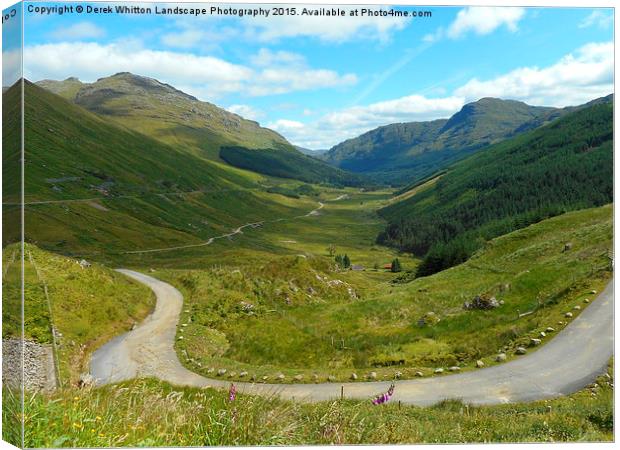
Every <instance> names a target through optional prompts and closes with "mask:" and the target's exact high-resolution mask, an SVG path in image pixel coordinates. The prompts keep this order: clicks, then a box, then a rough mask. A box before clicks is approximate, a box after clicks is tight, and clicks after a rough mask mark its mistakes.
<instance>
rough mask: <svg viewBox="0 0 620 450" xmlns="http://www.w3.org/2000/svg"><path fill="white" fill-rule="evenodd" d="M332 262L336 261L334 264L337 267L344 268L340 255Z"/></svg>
mask: <svg viewBox="0 0 620 450" xmlns="http://www.w3.org/2000/svg"><path fill="white" fill-rule="evenodd" d="M334 260H335V261H336V264H338V267H344V262H343V260H344V258H343V257H342V255H336V257H335V258H334Z"/></svg>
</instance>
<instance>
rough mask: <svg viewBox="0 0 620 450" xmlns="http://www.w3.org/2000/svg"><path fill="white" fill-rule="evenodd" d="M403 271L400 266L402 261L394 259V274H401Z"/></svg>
mask: <svg viewBox="0 0 620 450" xmlns="http://www.w3.org/2000/svg"><path fill="white" fill-rule="evenodd" d="M402 270H403V269H402V268H401V266H400V261H399V260H398V258H394V260H393V261H392V272H394V273H396V272H401V271H402Z"/></svg>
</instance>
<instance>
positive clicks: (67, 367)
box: [2, 244, 155, 383]
mask: <svg viewBox="0 0 620 450" xmlns="http://www.w3.org/2000/svg"><path fill="white" fill-rule="evenodd" d="M16 250H18V247H17V246H16V245H12V246H8V247H5V248H4V249H3V259H5V260H6V261H11V260H13V253H14V252H15V251H16ZM25 257H26V258H25V273H24V276H25V304H24V323H25V327H24V328H25V335H26V337H27V338H29V339H34V340H35V341H37V342H40V343H43V344H50V343H51V342H52V336H51V332H50V318H49V310H48V305H47V300H46V297H45V292H44V285H46V286H47V290H48V294H49V300H50V303H51V308H52V317H53V324H54V326H55V327H56V329H57V330H58V331H59V332H60V333H61V334H62V337H61V338H60V347H59V355H58V356H59V361H60V373H61V378H62V382H63V383H67V382H69V383H73V382H75V381H76V380H77V378H78V376H79V374H80V373H81V372H84V371H86V370H87V364H88V359H89V356H90V354H91V352H92V351H93V350H95V349H96V348H97V347H99V346H100V345H102V344H103V343H105V342H107V341H108V340H110V339H111V338H112V337H114V336H116V335H119V334H122V333H124V332H125V331H128V330H129V329H130V328H131V327H132V325H133V324H134V323H138V322H140V321H142V320H143V319H144V317H146V315H147V314H148V313H149V312H150V311H151V309H152V308H153V306H154V303H155V301H154V295H153V294H152V292H151V291H150V290H149V289H148V288H146V287H144V286H142V285H140V284H138V283H135V282H132V281H130V280H129V279H128V278H126V277H125V276H123V275H121V274H118V273H116V272H114V271H112V270H110V269H108V268H105V267H103V266H99V265H97V264H93V265H92V266H91V267H89V268H87V269H82V268H81V267H80V265H79V264H78V261H77V260H74V259H70V258H65V257H62V256H58V255H54V254H52V253H49V252H46V251H43V250H40V249H38V248H37V247H35V246H34V245H30V244H27V245H26V253H25ZM18 267H19V259H17V260H15V261H14V262H13V263H12V264H11V265H10V267H9V271H8V272H7V276H5V277H4V278H3V297H2V300H3V305H2V306H3V308H2V309H3V311H2V316H3V317H2V319H3V328H2V336H3V337H15V336H19V335H20V334H21V325H20V322H21V320H20V317H21V312H20V309H21V307H20V298H19V284H20V283H19V276H18V275H19V270H12V268H13V269H18Z"/></svg>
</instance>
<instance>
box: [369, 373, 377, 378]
mask: <svg viewBox="0 0 620 450" xmlns="http://www.w3.org/2000/svg"><path fill="white" fill-rule="evenodd" d="M368 379H369V380H376V379H377V372H370V373H369V374H368Z"/></svg>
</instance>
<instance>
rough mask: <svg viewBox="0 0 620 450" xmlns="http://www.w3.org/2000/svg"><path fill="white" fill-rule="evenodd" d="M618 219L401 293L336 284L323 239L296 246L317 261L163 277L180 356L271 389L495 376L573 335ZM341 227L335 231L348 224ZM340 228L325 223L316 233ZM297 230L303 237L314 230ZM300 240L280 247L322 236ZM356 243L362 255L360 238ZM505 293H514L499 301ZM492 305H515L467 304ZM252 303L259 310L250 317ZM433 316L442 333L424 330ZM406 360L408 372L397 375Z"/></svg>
mask: <svg viewBox="0 0 620 450" xmlns="http://www.w3.org/2000/svg"><path fill="white" fill-rule="evenodd" d="M611 213H612V208H611V206H606V207H602V208H596V209H589V210H583V211H578V212H573V213H568V214H565V215H562V216H559V217H556V218H553V219H549V220H546V221H543V222H541V223H539V224H536V225H533V226H530V227H528V228H526V229H523V230H520V231H517V232H514V233H511V234H509V235H506V236H503V237H500V238H497V239H495V240H493V241H491V242H489V243H488V244H487V245H486V246H485V248H484V249H483V250H481V251H480V252H479V253H477V254H476V255H475V256H474V257H473V258H472V259H471V260H470V261H468V262H467V263H465V264H462V265H460V266H458V267H455V268H452V269H450V270H447V271H444V272H442V273H440V274H437V275H435V276H432V277H428V278H423V279H418V280H415V281H412V282H406V280H407V277H408V275H407V274H404V276H403V277H402V280H403V281H404V282H403V283H398V282H397V283H390V280H394V276H393V275H391V274H386V273H385V272H384V271H377V272H375V271H373V270H367V271H366V272H361V273H355V272H346V273H341V272H340V273H339V272H334V271H333V267H330V266H326V265H325V264H326V263H330V261H331V260H330V259H329V258H327V256H325V255H326V250H323V252H322V253H321V252H320V250H321V249H322V248H325V247H326V245H325V244H326V243H325V242H321V243H320V244H318V245H316V247H313V244H312V239H308V240H305V239H303V238H302V239H301V240H300V242H295V243H292V244H287V245H290V246H291V248H292V249H298V250H299V251H302V249H304V248H305V247H306V246H308V248H313V249H315V251H316V253H308V255H309V257H307V258H306V259H303V258H299V257H298V258H297V259H295V258H294V257H289V258H288V259H287V258H274V257H268V256H266V255H263V256H260V255H258V254H246V255H244V258H245V262H246V263H247V264H244V263H243V262H238V261H240V260H236V261H235V262H232V263H226V259H222V260H221V262H222V263H223V264H221V265H220V266H218V267H215V268H212V269H210V270H203V271H200V272H198V271H194V272H190V273H185V272H176V271H175V272H167V273H158V274H157V275H158V276H161V277H163V278H164V279H168V280H169V281H170V282H172V283H173V284H175V285H177V286H180V287H181V289H182V290H183V292H184V294H185V296H186V305H187V311H186V312H185V313H184V314H183V317H182V322H186V323H191V326H190V327H188V329H187V334H186V335H185V339H184V340H183V342H182V343H181V344H180V345H179V350H180V351H181V352H180V356H181V357H182V358H181V359H182V360H183V361H185V362H186V364H187V365H188V367H190V368H191V369H192V370H196V371H199V372H204V373H206V370H207V369H208V368H210V367H215V368H218V367H223V368H227V369H228V370H229V371H234V372H236V373H237V375H238V373H239V371H241V370H246V371H249V372H250V374H256V375H257V376H259V377H262V376H268V377H270V378H271V379H273V377H274V376H275V375H277V374H278V373H279V372H282V373H284V374H285V375H287V377H292V376H293V375H295V374H300V373H301V374H304V375H305V381H311V380H312V378H311V375H313V374H314V373H316V374H317V375H319V377H320V379H323V380H324V379H326V378H327V376H328V375H334V376H336V377H337V378H339V379H343V380H345V379H347V378H348V377H349V375H350V374H351V371H357V372H358V374H360V375H363V374H367V373H368V372H369V371H371V370H375V371H377V372H378V374H379V376H380V377H384V376H385V377H387V378H392V377H393V375H394V373H395V371H396V370H399V371H402V372H403V374H404V376H413V374H414V372H415V371H417V370H422V371H423V372H424V373H425V374H431V373H432V372H433V370H434V369H435V368H436V367H439V366H443V367H449V366H452V365H460V366H462V367H463V368H464V369H467V368H472V367H473V363H474V362H475V361H476V360H477V359H483V361H484V362H485V363H486V364H487V365H488V364H493V357H494V355H495V354H496V352H497V351H498V349H503V348H505V349H506V351H508V353H509V354H511V349H514V348H515V347H516V346H518V345H523V344H525V345H527V344H528V343H529V339H530V338H531V337H537V336H538V334H539V332H540V331H543V330H544V329H545V328H546V327H548V326H553V327H556V329H557V328H561V327H562V326H563V325H565V324H566V322H565V319H564V318H563V313H564V312H566V311H567V310H570V309H572V307H573V306H574V305H576V304H582V303H583V300H584V298H585V297H587V292H589V290H590V289H597V290H600V289H601V288H602V287H603V286H604V285H605V283H606V282H607V280H608V279H609V276H610V273H609V271H608V270H609V259H608V255H609V252H610V249H611V242H612V214H611ZM328 214H329V210H326V211H325V217H326V218H327V217H328ZM333 220H334V222H333V224H334V225H335V224H336V223H337V216H336V217H334V219H333ZM329 223H330V219H324V221H323V222H321V221H318V222H316V226H319V227H320V226H321V225H325V224H329ZM290 226H291V227H293V226H298V227H301V228H300V230H304V228H303V227H304V222H299V223H296V224H291V225H290ZM326 228H327V229H328V230H329V227H326ZM291 231H292V230H291V229H289V232H290V234H284V233H283V234H280V233H276V234H274V235H273V238H272V239H274V240H275V239H280V240H286V238H287V237H294V239H299V236H304V234H308V235H312V233H310V232H307V233H294V232H291ZM304 231H308V230H304ZM265 232H266V233H269V230H265ZM276 236H277V237H276ZM341 236H342V237H343V239H342V246H341V249H342V250H343V252H344V251H345V250H346V252H348V253H350V254H351V256H352V260H353V262H354V263H356V262H358V261H360V262H364V263H366V264H367V263H368V262H371V261H373V260H375V261H378V262H380V263H383V262H385V261H390V255H389V254H386V253H384V250H383V249H381V248H380V247H379V248H377V250H378V251H377V253H375V254H374V255H373V253H374V252H373V251H372V250H370V251H369V249H368V247H366V252H365V253H363V252H357V253H356V250H355V245H352V244H348V243H347V240H346V236H348V233H346V232H344V233H341ZM351 239H352V241H351V242H356V243H359V236H355V235H352V236H351ZM565 242H571V243H572V244H573V249H572V250H571V251H569V252H563V251H562V250H563V247H564V243H565ZM338 243H339V244H340V241H339V242H338ZM324 245H325V247H323V246H324ZM310 255H314V256H310ZM330 264H331V263H330ZM366 267H368V265H366ZM413 268H414V267H408V266H406V265H405V269H406V270H407V269H413ZM317 275H318V276H319V277H321V278H322V279H321V280H319V279H318V278H317ZM186 277H189V278H190V279H191V281H190V285H185V281H184V280H185V278H186ZM324 277H326V278H324ZM328 280H341V281H344V282H346V283H348V285H349V287H351V288H352V289H353V290H354V291H355V292H356V293H357V294H358V295H359V296H360V297H361V299H360V300H352V299H351V298H350V297H349V295H348V294H347V292H346V290H345V289H342V286H340V287H329V286H328V284H327V281H328ZM504 284H509V285H510V289H508V290H504V291H502V290H500V287H501V286H502V285H504ZM482 293H489V294H492V295H495V296H497V297H498V298H499V299H501V300H504V301H505V304H504V305H503V306H502V307H500V308H498V309H496V310H493V311H487V312H477V311H465V310H463V308H462V304H463V302H464V301H466V300H471V299H472V298H473V297H474V296H475V295H478V294H482ZM287 297H288V299H289V302H287V301H286V299H287ZM241 302H247V303H251V304H253V305H255V307H256V309H255V310H254V311H253V312H252V313H251V314H247V313H244V312H243V310H242V307H241ZM531 310H532V311H534V314H531V315H529V316H526V317H524V318H521V319H517V315H518V312H519V311H520V312H527V311H531ZM428 311H433V312H434V313H435V314H436V315H437V316H438V317H439V318H440V319H441V321H440V322H439V323H438V324H437V325H435V326H419V325H418V320H419V319H421V318H422V317H423V316H424V315H425V314H426V313H427V312H428ZM559 321H562V322H564V323H563V324H562V325H559V324H558V322H559ZM213 330H217V331H213ZM343 339H344V344H343V341H342V340H343ZM343 345H344V347H345V348H343ZM183 350H185V351H187V352H188V355H187V356H185V354H184V353H183ZM190 359H193V361H190ZM400 360H403V361H404V365H402V366H401V365H398V366H397V367H394V366H392V364H394V363H393V361H394V362H396V364H398V361H400ZM376 365H379V366H380V367H379V368H375V366H376ZM233 378H234V376H233ZM287 379H289V380H290V378H287Z"/></svg>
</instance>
